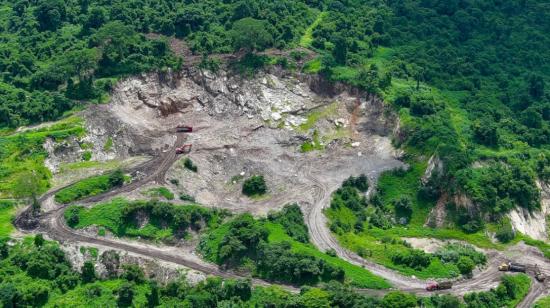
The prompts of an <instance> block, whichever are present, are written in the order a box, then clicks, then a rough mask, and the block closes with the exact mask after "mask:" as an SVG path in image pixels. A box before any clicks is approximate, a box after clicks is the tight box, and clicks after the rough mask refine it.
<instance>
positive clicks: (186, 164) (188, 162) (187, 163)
mask: <svg viewBox="0 0 550 308" xmlns="http://www.w3.org/2000/svg"><path fill="white" fill-rule="evenodd" d="M183 166H184V167H185V168H187V169H189V170H191V171H193V172H197V171H198V168H197V165H195V164H194V163H193V161H192V160H191V158H189V157H186V158H185V160H184V161H183Z"/></svg>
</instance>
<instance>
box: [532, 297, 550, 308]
mask: <svg viewBox="0 0 550 308" xmlns="http://www.w3.org/2000/svg"><path fill="white" fill-rule="evenodd" d="M533 307H534V308H545V307H550V296H546V297H543V298H541V299H539V300H538V301H536V302H535V305H534V306H533Z"/></svg>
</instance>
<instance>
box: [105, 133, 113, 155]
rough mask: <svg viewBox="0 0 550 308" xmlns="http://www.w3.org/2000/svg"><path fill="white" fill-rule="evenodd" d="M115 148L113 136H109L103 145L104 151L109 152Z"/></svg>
mask: <svg viewBox="0 0 550 308" xmlns="http://www.w3.org/2000/svg"><path fill="white" fill-rule="evenodd" d="M112 149H113V138H112V137H111V136H109V138H107V141H105V144H104V145H103V151H106V152H109V151H111V150H112Z"/></svg>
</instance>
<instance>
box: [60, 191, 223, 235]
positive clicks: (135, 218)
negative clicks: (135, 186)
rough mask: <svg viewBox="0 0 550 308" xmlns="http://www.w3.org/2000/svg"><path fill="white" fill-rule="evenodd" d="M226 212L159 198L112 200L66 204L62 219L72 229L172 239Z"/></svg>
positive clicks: (210, 224)
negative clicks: (94, 228)
mask: <svg viewBox="0 0 550 308" xmlns="http://www.w3.org/2000/svg"><path fill="white" fill-rule="evenodd" d="M226 215H227V213H225V212H224V211H218V210H210V209H206V208H202V207H199V206H196V205H186V206H181V205H173V204H170V203H164V202H159V201H132V202H131V201H127V200H124V199H114V200H112V201H110V202H107V203H101V204H97V205H96V206H94V207H93V208H91V209H86V208H84V207H80V206H72V207H69V208H68V209H67V210H66V211H65V220H66V221H67V224H68V225H69V226H71V227H73V228H77V229H80V228H86V227H88V226H98V227H103V228H106V229H108V230H109V231H111V232H112V233H114V234H115V235H116V236H119V237H124V236H127V237H141V238H145V239H150V240H158V241H165V242H172V241H174V240H177V239H182V238H185V237H186V236H187V235H188V234H189V232H190V231H191V230H193V231H201V230H203V229H204V228H207V227H213V226H216V225H217V224H219V223H220V221H221V220H222V219H223V218H224V217H225V216H226Z"/></svg>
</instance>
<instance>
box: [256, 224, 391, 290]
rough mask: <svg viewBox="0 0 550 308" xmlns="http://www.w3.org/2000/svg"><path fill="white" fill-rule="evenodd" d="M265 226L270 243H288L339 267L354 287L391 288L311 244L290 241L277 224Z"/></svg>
mask: <svg viewBox="0 0 550 308" xmlns="http://www.w3.org/2000/svg"><path fill="white" fill-rule="evenodd" d="M265 226H266V227H267V228H268V230H269V237H268V241H269V242H270V243H278V242H282V241H287V242H290V243H291V245H292V250H293V251H295V252H301V253H304V254H308V255H311V256H315V257H317V258H319V259H322V260H324V261H326V262H327V263H329V264H331V265H334V266H337V267H341V268H342V269H343V270H344V272H345V273H346V279H348V280H349V281H350V283H351V284H353V285H354V286H357V287H360V288H368V289H387V288H389V287H390V286H391V285H390V284H389V283H388V282H387V281H385V280H384V279H383V278H381V277H378V276H376V275H374V274H372V273H371V272H369V271H368V270H366V269H364V268H362V267H360V266H356V265H353V264H351V263H348V262H346V261H344V260H342V259H340V258H338V257H333V256H329V255H328V254H326V253H323V252H321V251H319V250H318V249H317V248H315V247H314V246H313V245H311V244H305V243H301V242H298V241H296V240H294V239H292V238H291V237H290V236H289V235H288V234H286V232H285V230H284V228H283V227H282V226H281V225H279V224H275V223H270V222H266V223H265Z"/></svg>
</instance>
